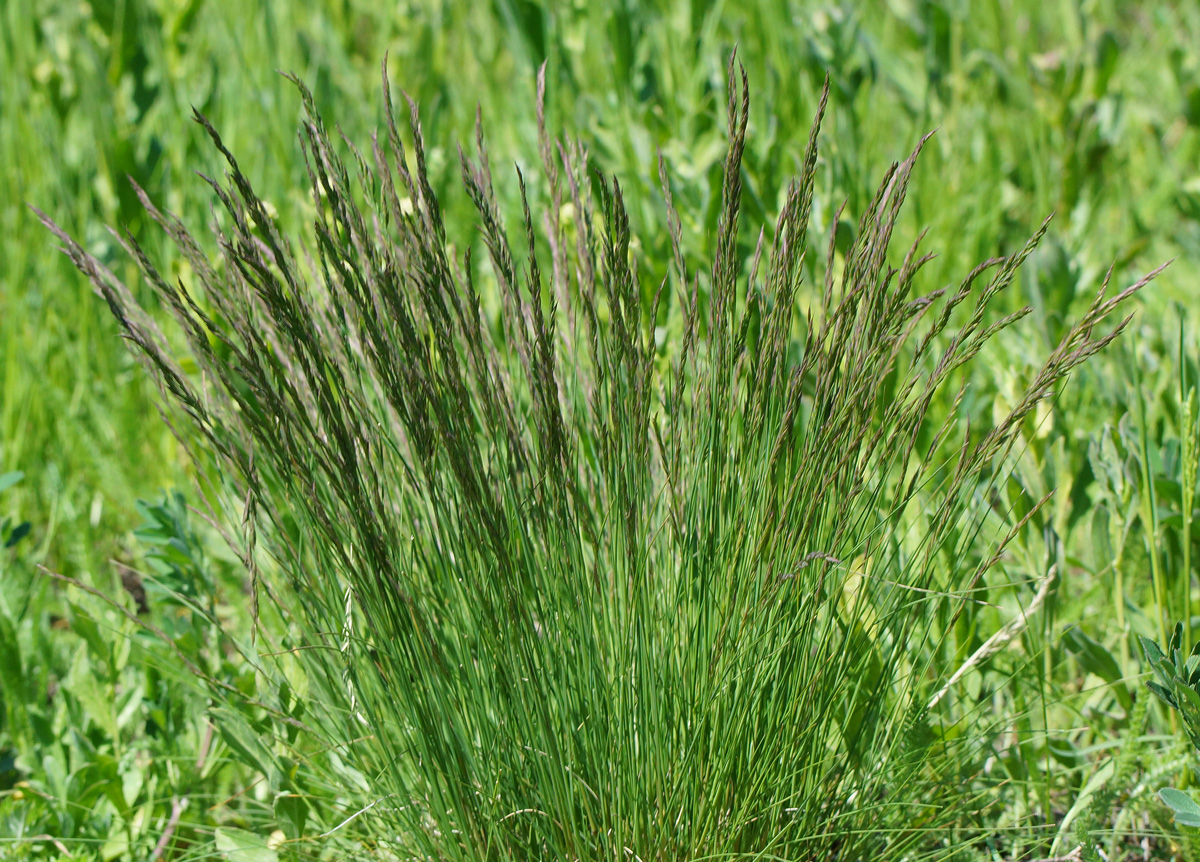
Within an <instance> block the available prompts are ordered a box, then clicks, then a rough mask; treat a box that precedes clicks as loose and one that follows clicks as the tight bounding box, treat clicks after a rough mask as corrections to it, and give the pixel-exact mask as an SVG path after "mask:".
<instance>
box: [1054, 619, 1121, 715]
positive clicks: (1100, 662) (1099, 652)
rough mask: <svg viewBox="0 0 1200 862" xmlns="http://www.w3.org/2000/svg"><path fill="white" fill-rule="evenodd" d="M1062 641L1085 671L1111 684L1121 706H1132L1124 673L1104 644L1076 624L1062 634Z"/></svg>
mask: <svg viewBox="0 0 1200 862" xmlns="http://www.w3.org/2000/svg"><path fill="white" fill-rule="evenodd" d="M1063 642H1064V643H1065V644H1066V646H1067V649H1069V650H1070V651H1071V652H1072V653H1074V654H1075V658H1076V659H1077V660H1078V661H1079V664H1080V666H1081V667H1082V668H1083V669H1084V670H1085V671H1087V672H1088V673H1092V674H1095V675H1096V676H1098V677H1100V679H1102V680H1104V681H1105V682H1107V683H1109V684H1110V685H1112V690H1113V693H1114V694H1115V695H1116V697H1117V700H1119V701H1120V702H1121V706H1122V707H1123V708H1125V709H1126V710H1128V709H1131V708H1132V707H1133V698H1132V697H1130V695H1129V689H1128V688H1127V687H1126V686H1125V684H1124V682H1123V679H1124V676H1125V675H1124V674H1123V673H1121V666H1120V665H1119V664H1117V660H1116V658H1114V657H1113V654H1112V653H1110V652H1109V651H1108V649H1107V648H1106V647H1105V646H1104V644H1102V643H1100V642H1099V641H1095V640H1093V639H1092V638H1090V637H1088V636H1087V635H1086V634H1084V632H1083V630H1082V629H1080V628H1079V627H1078V626H1076V627H1074V628H1071V629H1069V630H1068V631H1067V632H1066V634H1064V635H1063Z"/></svg>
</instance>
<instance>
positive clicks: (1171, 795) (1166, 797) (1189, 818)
mask: <svg viewBox="0 0 1200 862" xmlns="http://www.w3.org/2000/svg"><path fill="white" fill-rule="evenodd" d="M1158 796H1159V798H1160V799H1161V800H1162V801H1163V802H1165V803H1166V805H1167V807H1168V808H1170V809H1171V810H1172V811H1173V812H1175V822H1176V823H1178V824H1180V825H1181V826H1200V805H1197V804H1196V800H1194V799H1192V797H1190V796H1188V795H1187V794H1186V793H1184V792H1183V791H1182V790H1176V789H1175V788H1173V787H1164V788H1163V789H1162V790H1160V791H1158Z"/></svg>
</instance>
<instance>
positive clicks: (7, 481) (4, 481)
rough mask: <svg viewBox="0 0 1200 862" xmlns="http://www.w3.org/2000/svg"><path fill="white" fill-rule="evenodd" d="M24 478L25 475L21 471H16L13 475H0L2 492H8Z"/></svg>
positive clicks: (0, 489)
mask: <svg viewBox="0 0 1200 862" xmlns="http://www.w3.org/2000/svg"><path fill="white" fill-rule="evenodd" d="M24 478H25V474H24V473H22V472H21V471H20V470H15V471H13V472H12V473H4V474H2V475H0V491H7V490H8V489H9V488H11V487H12V486H13V485H15V484H17V483H18V482H20V481H21V480H22V479H24Z"/></svg>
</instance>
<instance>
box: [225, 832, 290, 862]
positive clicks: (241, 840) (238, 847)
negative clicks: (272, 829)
mask: <svg viewBox="0 0 1200 862" xmlns="http://www.w3.org/2000/svg"><path fill="white" fill-rule="evenodd" d="M216 838H217V852H218V853H220V854H221V855H222V856H223V857H224V858H225V859H227V860H228V862H279V854H278V853H276V852H275V851H274V850H272V849H271V848H270V847H268V846H267V839H266V838H262V837H260V836H258V835H255V834H254V833H253V832H247V831H246V830H244V829H227V828H221V829H218V830H217V836H216Z"/></svg>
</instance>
